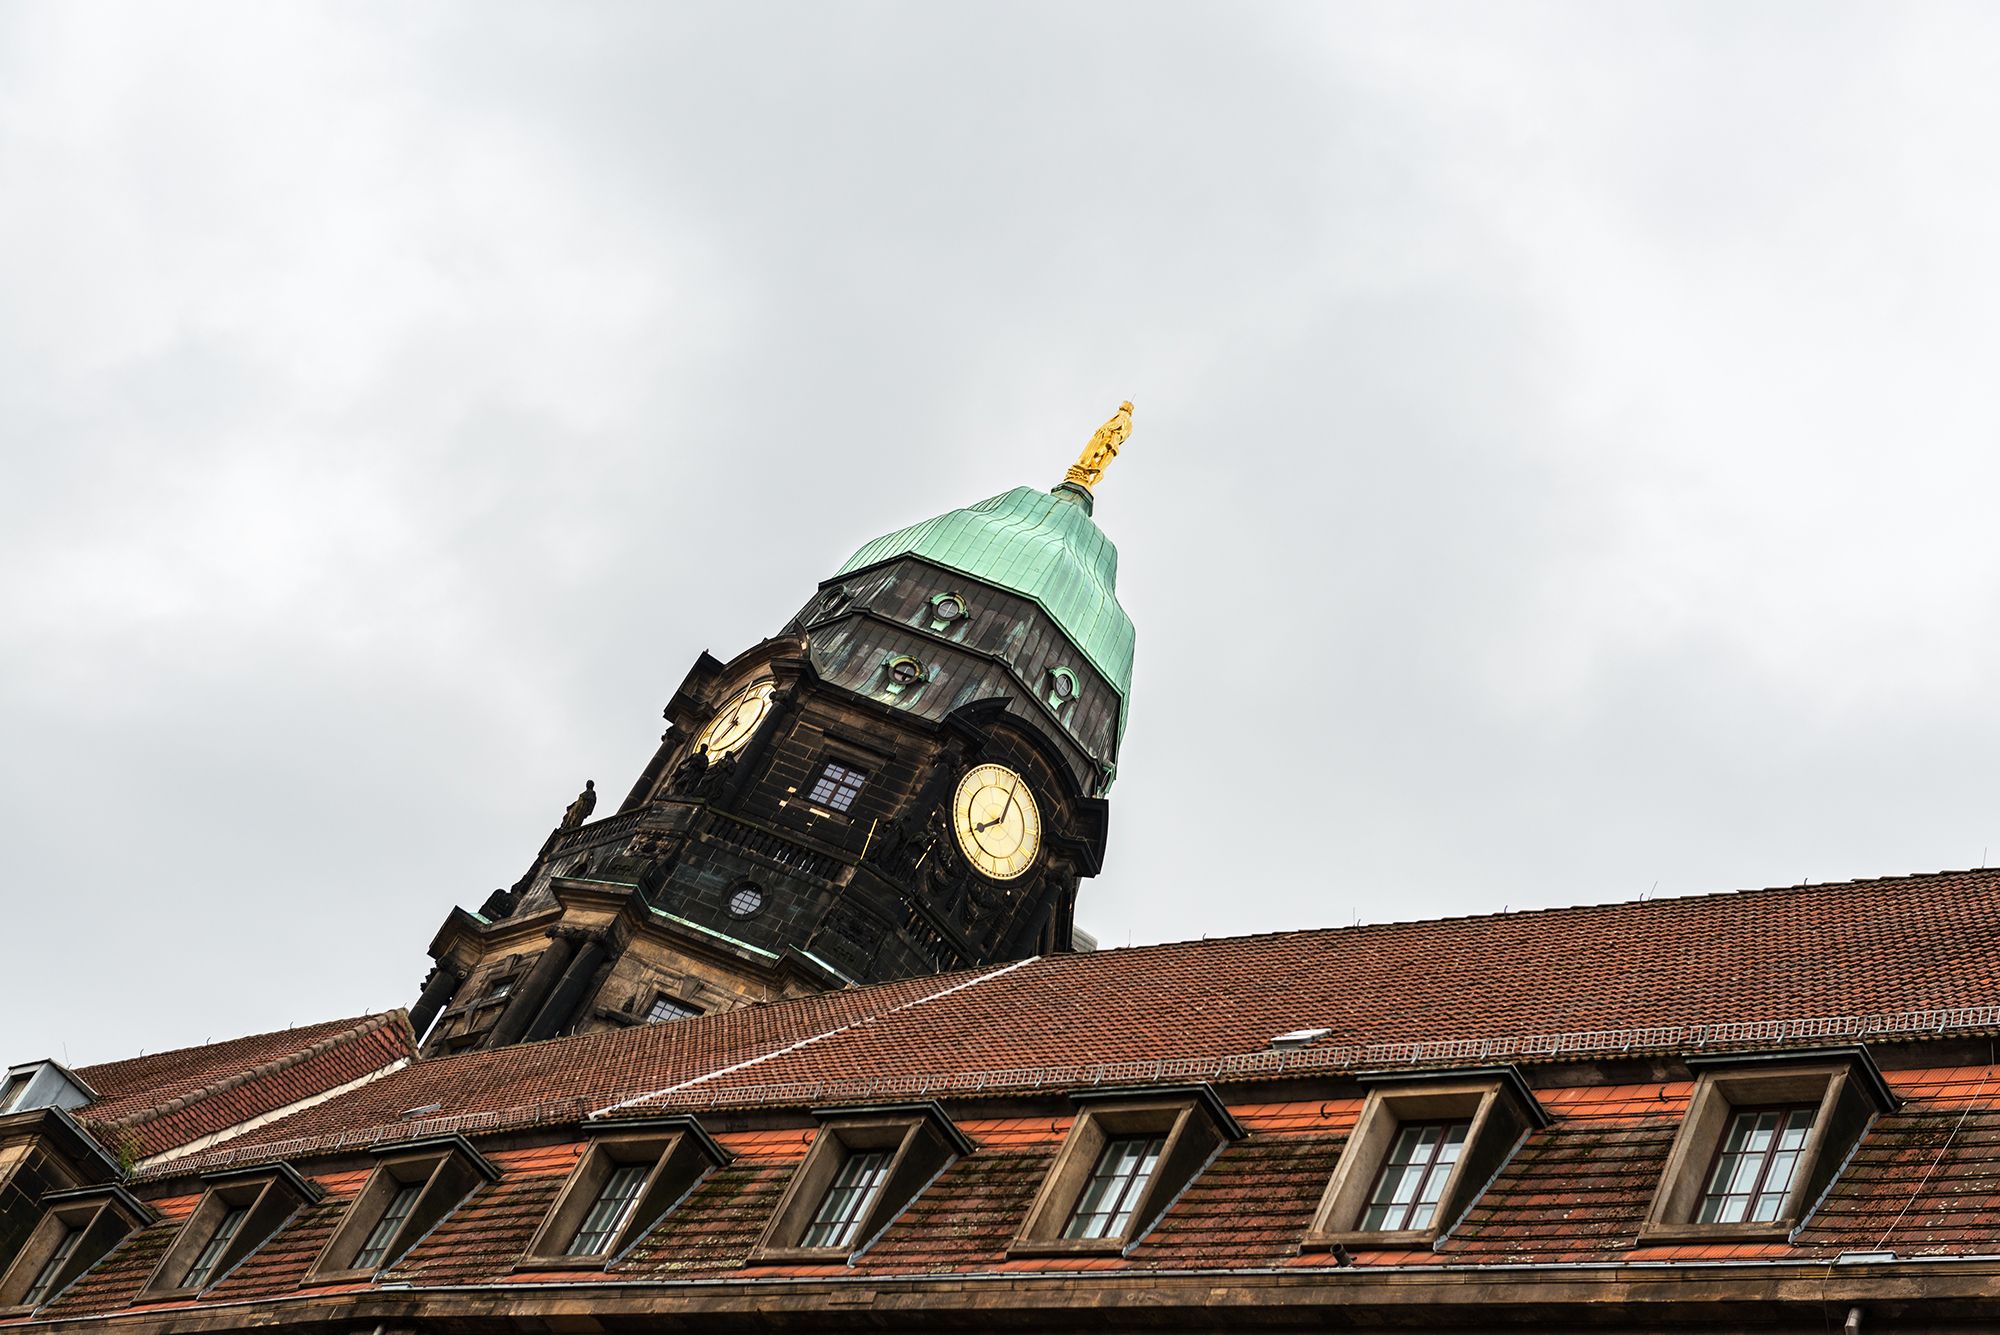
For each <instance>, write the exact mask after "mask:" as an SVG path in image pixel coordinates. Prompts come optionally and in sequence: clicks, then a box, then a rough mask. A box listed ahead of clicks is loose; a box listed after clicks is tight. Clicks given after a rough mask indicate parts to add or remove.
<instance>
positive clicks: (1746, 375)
mask: <svg viewBox="0 0 2000 1335" xmlns="http://www.w3.org/2000/svg"><path fill="white" fill-rule="evenodd" d="M1996 66H2000V11H1995V10H1994V9H1993V8H1992V7H1991V6H1982V5H1972V6H1964V7H1957V6H1950V5H1944V4H1933V5H1924V6H1909V5H1891V4H1883V5H1877V6H1846V5H1837V4H1831V3H1824V2H1822V0H1816V2H1815V3H1811V4H1800V5H1782V4H1744V3H1741V2H1740V0H1730V2H1729V3H1723V4H1716V5H1698V4H1674V5H1667V6H1650V5H1631V4H1611V3H1598V2H1595V0H1592V2H1590V3H1576V4H1571V5H1566V6H1541V5H1525V4H1518V5H1502V4H1496V3H1490V2H1482V3H1476V4H1470V5H1465V6H1446V5H1418V4H1410V3H1397V4H1393V5H1382V6H1368V5H1336V4H1317V5H1299V6H1285V5H1276V4H1265V5H1258V6H1231V7H1224V6H1220V5H1216V6H1208V5H1186V4H1167V3H1161V2H1160V0H1148V2H1147V3H1143V4H1135V5H1129V6H1125V5H1079V4H1073V3H1063V4H1050V5H1022V4H1008V5H993V6H975V5H970V4H949V5H946V4H936V3H919V4H910V5H858V4H855V5H831V4H807V5H799V6H782V5H743V4H734V3H731V4H715V5H705V6H678V7H676V6H668V5H664V4H646V5H631V6H623V5H614V4H595V5H590V6H581V5H567V4H554V3H549V4H542V5H506V4H498V3H494V2H493V0H480V2H479V3H473V4H465V5H448V4H421V5H410V4H403V3H396V4H381V5H368V4H360V3H344V4H340V5H337V6H328V7H323V8H322V7H316V6H308V5H300V4H279V3H272V2H271V0H257V2H256V3H250V4H244V5H221V4H176V5H162V4H134V5H130V6H99V5H93V4H87V3H79V2H78V0H51V3H46V4H19V3H12V4H0V625H4V632H0V633H3V634H4V653H0V833H4V848H5V861H4V864H3V865H4V870H0V878H4V879H0V896H4V901H3V902H4V924H0V933H4V940H5V942H6V945H7V947H8V949H7V950H6V951H5V956H4V959H5V963H4V966H0V968H4V972H0V977H4V980H5V982H4V997H0V1064H4V1063H7V1062H18V1061H24V1060H28V1059H31V1058H35V1057H41V1056H44V1055H52V1056H56V1057H58V1058H62V1057H67V1058H68V1059H70V1060H72V1061H74V1062H77V1063H85V1062H91V1061H101V1060H107V1059H111V1058H115V1057H121V1056H126V1055H131V1054H133V1053H135V1052H137V1051H139V1050H141V1049H148V1050H157V1049H159V1048H162V1047H168V1046H177V1045H181V1044H186V1043H195V1042H201V1041H203V1040H204V1039H206V1038H211V1037H212V1038H217V1039H219V1038H223V1037H226V1036H231V1035H234V1034H239V1033H245V1032H250V1031H255V1030H261V1029H269V1028H275V1027H279V1026H283V1025H286V1024H288V1023H305V1022H310V1021H316V1020H321V1019H326V1018H330V1017H335V1016H341V1015H349V1014H358V1013H361V1012H365V1011H370V1010H378V1009H383V1008H387V1007H390V1006H395V1005H403V1004H408V1003H409V1002H410V1001H411V1000H413V998H414V996H415V992H416V988H417V985H418V983H419V982H420V980H421V979H422V977H423V974H424V971H425V969H426V968H427V966H428V960H427V959H426V957H425V954H424V947H425V945H426V944H427V943H428V941H429V940H430V937H431V934H432V932H433V931H434V929H435V928H436V927H437V925H438V923H439V922H440V921H442V919H443V917H444V915H445V913H446V912H447V910H448V909H449V908H450V907H451V906H452V905H453V904H455V903H459V904H467V905H477V903H478V902H479V900H480V899H481V898H482V897H483V896H484V895H485V894H486V893H487V892H488V891H489V890H491V889H493V888H494V887H495V886H498V885H504V884H507V883H510V882H512V881H513V880H514V879H515V878H516V877H517V876H518V875H520V873H521V872H522V871H523V870H524V869H525V867H526V865H527V862H528V860H529V859H530V857H531V856H532V855H533V853H534V852H535V849H536V848H537V847H538V845H539V844H540V842H541V839H542V836H543V834H544V833H545V832H546V831H547V830H548V828H549V827H550V826H551V825H552V824H553V823H554V821H555V820H556V818H557V817H558V816H559V815H560V813H561V811H562V808H563V806H564V804H565V803H567V802H568V801H569V800H570V798H571V797H572V796H573V795H574V794H575V792H576V790H577V789H578V788H579V787H580V786H581V784H582V783H583V781H584V780H585V779H586V778H592V779H595V780H596V781H597V782H598V784H599V786H600V787H601V788H602V789H604V790H605V792H606V794H607V796H608V797H610V798H612V799H614V800H615V799H616V798H618V797H620V796H622V795H623V794H624V792H625V790H626V788H627V787H628V786H629V784H630V783H631V781H632V779H633V777H634V775H635V774H636V772H637V770H638V768H639V767H640V765H641V764H642V763H643V762H644V761H645V759H646V758H647V757H648V756H649V755H650V754H651V751H652V749H653V747H654V745H655V742H656V739H657V737H658V734H659V730H660V726H661V725H660V722H659V710H660V707H661V705H662V704H664V703H665V701H666V699H667V697H668V695H669V694H670V693H671V691H672V690H673V688H674V687H675V685H676V684H678V682H679V681H680V679H681V677H682V674H683V673H684V672H685V671H686V670H687V668H688V666H689V665H690V664H691V662H692V661H693V659H694V658H695V656H696V655H697V654H699V653H700V652H701V651H702V650H703V649H708V650H711V651H713V652H714V653H716V654H717V655H718V656H720V657H724V658H727V657H730V656H731V655H733V654H735V653H737V652H739V651H741V650H742V649H744V648H746V647H748V646H749V645H750V644H752V643H754V642H755V641H756V640H757V639H759V638H760V637H762V636H764V635H767V634H770V633H772V632H774V631H776V630H777V629H778V628H779V627H780V626H781V625H782V624H783V623H784V621H785V619H786V618H787V616H788V615H789V614H790V613H791V612H792V611H793V610H794V609H795V608H796V607H797V606H798V605H799V604H800V603H802V602H803V601H804V599H805V597H806V596H807V594H808V593H809V592H810V590H811V589H812V587H813V586H814V585H815V584H816V583H817V582H818V581H819V580H820V579H822V578H825V577H826V576H827V575H829V574H830V573H831V572H832V571H833V569H834V568H835V567H836V566H837V565H838V564H839V562H840V561H841V560H842V559H843V558H845V557H846V556H847V555H848V554H849V552H851V551H852V550H853V549H854V548H855V547H857V546H858V545H860V544H861V543H862V542H864V541H865V540H867V539H868V538H870V537H872V536H874V535H876V534H878V533H881V532H884V531H887V530H889V529H892V528H895V527H898V526H901V525H903V524H906V523H909V522H912V521H914V520H917V519H920V518H923V517H925V516H927V515H930V514H933V513H936V512H938V511H941V510H944V509H948V508H950V507H952V506H956V505H962V504H966V503H969V502H972V501H975V500H977V499H980V498H981V497H984V496H988V495H991V494H993V493H995V492H999V491H1002V490H1004V489H1006V488H1008V487H1012V486H1015V485H1019V484H1023V483H1029V484H1035V485H1041V486H1048V485H1053V484H1054V483H1055V482H1056V481H1057V480H1058V479H1059V478H1060V477H1061V474H1062V470H1063V468H1064V467H1065V466H1066V465H1067V464H1068V463H1069V462H1070V461H1071V460H1072V459H1073V458H1074V456H1075V454H1076V452H1077V450H1078V448H1079V447H1080V446H1081V445H1082V443H1083V441H1084V440H1085V439H1086V438H1087V437H1088V436H1089V434H1090V432H1091V430H1092V429H1093V428H1094V427H1095V426H1096V425H1097V424H1098V423H1099V422H1101V421H1102V420H1103V419H1104V418H1105V417H1106V416H1107V415H1108V414H1109V413H1110V411H1111V410H1112V409H1113V408H1114V407H1115V406H1116V405H1117V403H1118V401H1119V400H1120V399H1123V398H1130V399H1132V400H1133V401H1134V403H1135V404H1136V405H1137V411H1136V413H1135V422H1136V430H1135V433H1134V435H1133V438H1132V441H1131V444H1130V445H1129V446H1128V448H1127V449H1126V451H1125V453H1124V455H1123V456H1122V457H1121V458H1120V459H1119V461H1118V463H1117V465H1116V467H1115V468H1114V469H1113V470H1112V472H1111V474H1110V476H1109V478H1108V479H1107V481H1106V482H1105V483H1104V485H1103V486H1102V487H1101V488H1100V491H1099V503H1098V508H1097V515H1098V519H1099V522H1100V523H1101V524H1102V526H1103V527H1104V529H1105V531H1106V532H1108V533H1109V534H1110V535H1111V536H1112V537H1113V539H1114V540H1115V541H1116V542H1117V543H1118V545H1119V548H1120V551H1121V554H1122V563H1121V569H1120V576H1121V578H1120V592H1121V596H1122V598H1123V601H1124V603H1125V605H1126V607H1127V608H1128V610H1129V611H1130V612H1131V614H1132V616H1133V618H1134V620H1135V621H1136V622H1137V624H1138V628H1139V647H1138V665H1137V670H1136V674H1135V683H1134V690H1133V699H1132V722H1131V726H1130V731H1129V733H1128V735H1127V738H1126V747H1125V752H1124V755H1123V758H1122V764H1121V777H1120V780H1119V783H1118V785H1117V788H1116V789H1115V791H1114V792H1113V794H1112V809H1113V814H1112V835H1111V847H1110V853H1109V860H1108V863H1107V865H1106V869H1105V871H1104V874H1103V875H1102V876H1100V877H1099V878H1097V880H1096V881H1095V882H1092V883H1089V884H1087V885H1086V887H1085V891H1084V895H1083V903H1082V908H1081V910H1080V913H1079V919H1080V921H1081V922H1082V923H1084V924H1085V925H1086V926H1087V927H1089V928H1090V929H1091V930H1093V931H1095V932H1096V933H1097V934H1098V935H1099V936H1101V937H1102V938H1103V939H1104V941H1105V942H1106V944H1108V945H1123V944H1125V943H1127V942H1133V943H1141V942H1152V941H1162V940H1172V939H1177V938H1186V937H1194V936H1200V935H1204V934H1206V935H1218V934H1234V933H1243V932H1258V931H1270V930H1274V929H1279V928H1286V927H1298V926H1319V925H1328V924H1338V923H1350V922H1353V921H1356V920H1357V919H1358V920H1361V921H1369V922H1378V921H1383V920H1389V919H1400V918H1410V917H1427V916H1436V915H1443V914H1454V913H1469V912H1484V911H1497V910H1500V909H1502V908H1503V907H1509V908H1514V909H1519V908H1523V907H1528V906H1542V905H1555V904H1567V903H1582V902H1601V901H1606V900H1614V899H1625V898H1635V897H1637V896H1640V895H1646V894H1660V895H1673V894H1685V893H1692V892H1700V891H1713V890H1726V889H1732V888H1739V887H1753V886H1763V885H1771V884H1788V883H1793V882H1797V881H1800V880H1802V879H1811V880H1838V879H1847V878H1852V877H1859V876H1872V875H1879V874H1895V873H1905V872H1916V871H1927V870H1935V869H1939V868H1957V867H1966V866H1971V865H1975V864H1978V863H1980V862H1982V860H1984V859H1987V858H1989V857H1991V856H1993V855H1994V854H1996V853H2000V805H1997V804H1996V799H2000V773H1996V761H1995V757H1996V756H2000V689H1996V683H2000V598H1996V585H2000V533H1996V527H1995V524H1994V497H1995V494H1996V483H2000V450H1996V448H1995V447H1996V441H1997V440H2000V391H1996V387H1995V380H1994V367H1995V366H1996V365H2000V347H1996V343H2000V333H1997V332H1996V325H1995V312H1996V310H2000V260H1996V254H2000V251H1997V250H1996V246H1995V241H1994V238H1995V237H1996V236H2000V188H1996V177H1995V162H1996V159H1995V151H1994V142H1993V138H1994V129H1995V126H1996V125H2000V68H1996Z"/></svg>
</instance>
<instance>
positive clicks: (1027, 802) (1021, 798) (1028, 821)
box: [951, 765, 1042, 881]
mask: <svg viewBox="0 0 2000 1335" xmlns="http://www.w3.org/2000/svg"><path fill="white" fill-rule="evenodd" d="M951 825H952V829H953V830H954V831H955V832H956V833H957V835H958V847H959V850H960V851H961V852H963V853H964V854H965V860H966V861H967V862H970V863H971V864H972V865H973V866H974V867H975V868H976V869H978V870H979V871H980V872H983V873H984V874H985V875H987V876H990V877H992V878H993V879H994V880H996V881H1011V880H1013V879H1014V878H1015V877H1016V876H1019V875H1020V874H1021V873H1022V872H1024V871H1026V870H1028V868H1029V867H1030V866H1032V865H1033V864H1034V861H1035V854H1036V853H1038V852H1040V851H1041V847H1042V812H1041V808H1039V807H1037V806H1036V805H1035V795H1034V793H1032V792H1030V791H1029V790H1028V781H1027V780H1026V779H1023V778H1022V777H1021V776H1020V775H1018V774H1016V773H1015V772H1014V771H1013V770H1010V769H1008V768H1007V767H1006V766H1005V765H980V766H978V767H976V768H974V769H972V770H969V771H967V773H966V776H965V777H964V778H963V779H960V780H959V781H958V791H957V792H956V793H954V794H953V795H952V799H951Z"/></svg>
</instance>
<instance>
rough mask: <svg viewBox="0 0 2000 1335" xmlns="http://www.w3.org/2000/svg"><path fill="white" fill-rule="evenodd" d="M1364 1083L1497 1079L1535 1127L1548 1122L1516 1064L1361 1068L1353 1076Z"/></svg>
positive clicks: (1545, 1114) (1428, 1082)
mask: <svg viewBox="0 0 2000 1335" xmlns="http://www.w3.org/2000/svg"><path fill="white" fill-rule="evenodd" d="M1354 1078H1355V1079H1356V1080H1357V1081H1359V1082H1360V1083H1361V1084H1364V1085H1371V1086H1373V1085H1405V1086H1408V1085H1420V1084H1438V1083H1440V1082H1442V1081H1446V1080H1497V1081H1499V1082H1500V1084H1501V1086H1502V1087H1503V1088H1505V1089H1506V1090H1507V1092H1508V1093H1509V1094H1511V1095H1513V1096H1514V1099H1515V1100H1516V1101H1517V1102H1518V1103H1519V1104H1520V1105H1521V1108H1522V1110H1523V1111H1525V1112H1526V1113H1527V1114H1528V1116H1529V1117H1530V1118H1531V1119H1533V1121H1534V1123H1535V1125H1536V1126H1537V1127H1545V1126H1547V1125H1548V1124H1549V1114H1548V1110H1547V1109H1546V1108H1544V1107H1542V1101H1541V1100H1540V1099H1538V1098H1536V1097H1535V1091H1534V1090H1533V1089H1531V1088H1530V1087H1529V1085H1528V1082H1527V1079H1526V1078H1525V1077H1524V1076H1522V1074H1521V1068H1520V1067H1518V1066H1458V1067H1440V1068H1438V1069H1435V1070H1429V1071H1360V1072H1357V1073H1356V1074H1355V1077H1354Z"/></svg>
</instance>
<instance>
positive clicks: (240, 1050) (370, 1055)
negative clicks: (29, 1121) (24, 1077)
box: [77, 1011, 416, 1158]
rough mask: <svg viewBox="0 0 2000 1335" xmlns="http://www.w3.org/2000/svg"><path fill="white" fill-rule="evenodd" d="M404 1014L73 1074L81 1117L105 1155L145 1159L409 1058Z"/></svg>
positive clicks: (410, 1038)
mask: <svg viewBox="0 0 2000 1335" xmlns="http://www.w3.org/2000/svg"><path fill="white" fill-rule="evenodd" d="M415 1052H416V1044H415V1037H414V1035H412V1034H411V1033H410V1025H409V1020H408V1018H407V1017H406V1016H405V1015H404V1013H403V1012H402V1011H387V1012H384V1013H382V1014H380V1015H363V1016H356V1017H354V1018H352V1019H347V1020H329V1021H328V1022H326V1023H325V1024H317V1025H308V1026H305V1027H304V1028H299V1029H281V1030H278V1031H276V1032H274V1033H269V1034H253V1035H251V1036H249V1037H247V1038H236V1039H230V1040H229V1041H227V1042H223V1043H207V1044H203V1045H202V1046H200V1047H192V1048H176V1049H174V1050H173V1051H171V1052H156V1053H153V1054H151V1055H149V1056H144V1057H133V1058H130V1059H129V1060H126V1061H119V1062H105V1063H103V1064H101V1065H98V1066H87V1067H84V1068H83V1069H81V1070H79V1071H78V1072H77V1074H78V1075H79V1076H81V1077H82V1078H83V1080H84V1082H85V1083H86V1084H88V1085H89V1086H90V1087H91V1088H92V1089H94V1090H95V1091H96V1092H97V1094H98V1098H97V1099H96V1101H95V1102H92V1103H90V1104H87V1105H86V1106H85V1107H83V1108H82V1109H80V1110H79V1111H78V1117H79V1118H80V1119H81V1120H82V1121H83V1122H84V1124H85V1125H87V1126H88V1127H89V1128H90V1129H91V1131H92V1132H93V1133H94V1134H95V1135H96V1136H97V1138H98V1139H99V1140H100V1141H102V1142H103V1143H104V1144H105V1145H106V1146H107V1147H108V1148H110V1149H112V1150H113V1151H114V1152H116V1151H129V1152H130V1153H131V1154H132V1155H134V1156H136V1157H141V1158H143V1157H147V1156H151V1155H155V1154H159V1153H161V1152H163V1151H165V1150H169V1149H173V1148H175V1147H178V1146H182V1145H187V1144H190V1143H192V1142H193V1141H196V1140H199V1139H200V1138H202V1137H203V1136H209V1135H214V1134H216V1133H217V1132H221V1131H224V1130H226V1129H228V1128H230V1127H235V1126H240V1125H242V1124H243V1123H245V1122H248V1121H251V1120H253V1119H255V1118H258V1117H263V1116H268V1115H270V1114H271V1113H274V1112H277V1111H280V1110H281V1109H285V1108H289V1107H292V1106H293V1105H295V1104H298V1103H301V1102H303V1101H305V1100H308V1099H312V1098H315V1097H318V1096H321V1095H323V1094H325V1093H326V1092H328V1091H329V1090H334V1089H338V1088H340V1087H341V1086H343V1085H347V1084H350V1083H352V1082H353V1081H355V1080H359V1079H362V1078H364V1077H366V1076H368V1075H370V1074H372V1073H374V1072H377V1071H380V1070H382V1069H384V1068H385V1067H387V1066H390V1065H392V1064H393V1063H395V1062H398V1061H407V1060H408V1059H409V1058H411V1057H412V1056H414V1055H415Z"/></svg>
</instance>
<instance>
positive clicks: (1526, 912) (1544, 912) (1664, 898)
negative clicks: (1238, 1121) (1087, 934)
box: [1044, 867, 2000, 960]
mask: <svg viewBox="0 0 2000 1335" xmlns="http://www.w3.org/2000/svg"><path fill="white" fill-rule="evenodd" d="M1963 876H2000V867H1967V868H1963V869H1960V870H1945V871H1923V872H1907V873H1904V874H1902V875H1900V876H1863V877H1857V878H1855V879H1853V880H1848V881H1801V882H1799V883H1798V884H1796V885H1767V886H1743V887H1739V888H1737V889H1734V890H1702V891H1697V892H1695V893H1692V894H1685V895H1642V896H1640V897H1639V898H1637V899H1607V900H1599V901H1596V902H1594V903H1589V904H1548V905H1543V906H1541V907H1539V908H1523V909H1501V910H1497V911H1493V910H1489V911H1488V912H1485V913H1458V914H1451V915H1447V916H1444V917H1438V918H1392V919H1389V920H1388V921H1386V922H1367V923H1354V924H1347V925H1341V924H1338V923H1335V924H1331V925H1329V926H1325V927H1281V928H1278V929H1277V930H1275V931H1269V932H1238V933H1234V934H1231V935H1228V936H1202V937H1195V938H1193V939H1188V940H1178V941H1148V942H1142V943H1140V944H1138V945H1131V946H1102V947H1100V948H1098V949H1097V950H1092V951H1075V952H1068V953H1067V955H1065V956H1057V955H1050V956H1046V957H1044V958H1047V959H1051V960H1053V959H1060V958H1071V959H1089V958H1092V957H1093V956H1098V955H1124V954H1130V953H1134V952H1137V951H1142V950H1173V949H1179V948H1180V947H1183V946H1202V945H1228V944H1230V943H1233V942H1238V941H1275V940H1279V939H1281V938H1285V937H1309V936H1331V935H1334V934H1336V933H1348V932H1371V931H1381V930H1382V929H1383V928H1387V927H1444V926H1450V925H1451V924H1454V923H1467V922H1494V921H1500V920H1503V919H1511V918H1538V917H1546V916H1549V915H1553V914H1560V913H1577V914H1582V913H1590V912H1597V911H1602V910H1608V909H1624V908H1636V907H1638V906H1639V905H1642V904H1644V905H1648V906H1650V905H1654V904H1688V903H1695V902H1699V901H1705V900H1721V899H1739V898H1747V897H1750V896H1755V895H1782V894H1794V893H1800V892H1808V891H1810V892H1819V891H1829V890H1847V889H1853V888H1855V887H1857V886H1878V885H1893V884H1895V883H1897V882H1901V881H1931V880H1943V879H1949V878H1953V877H1963Z"/></svg>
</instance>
